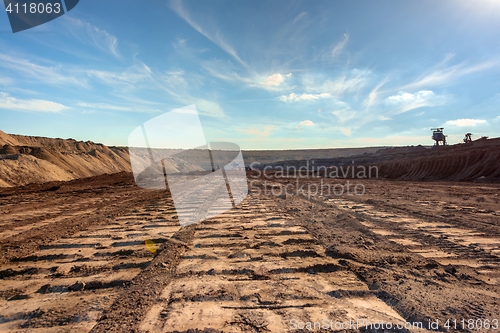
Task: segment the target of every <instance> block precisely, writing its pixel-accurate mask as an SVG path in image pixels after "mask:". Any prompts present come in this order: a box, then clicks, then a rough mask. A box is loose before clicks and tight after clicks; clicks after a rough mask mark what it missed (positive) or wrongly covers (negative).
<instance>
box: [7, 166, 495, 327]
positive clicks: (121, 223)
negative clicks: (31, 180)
mask: <svg viewBox="0 0 500 333" xmlns="http://www.w3.org/2000/svg"><path fill="white" fill-rule="evenodd" d="M248 177H249V179H250V180H251V181H252V186H251V187H250V193H249V195H248V196H247V198H246V199H245V200H244V201H243V202H242V204H241V205H239V206H238V207H236V208H234V209H232V210H230V211H227V212H225V213H223V214H221V215H219V216H217V217H215V218H212V219H210V220H206V221H204V222H202V223H197V224H193V225H190V226H188V227H184V228H181V227H180V226H179V222H178V219H177V215H176V214H177V213H176V210H175V209H174V206H173V201H172V199H171V197H170V194H169V193H168V191H167V192H165V191H152V190H145V189H141V188H138V187H137V186H135V185H134V182H133V177H132V175H131V174H129V173H119V174H114V175H103V176H97V177H93V178H86V179H80V180H72V181H68V182H50V183H44V184H33V185H28V186H24V187H10V188H3V189H0V212H1V214H0V263H1V268H0V331H1V332H288V331H296V332H300V331H306V332H307V331H333V332H428V331H431V332H433V331H441V332H496V331H499V330H500V329H499V328H498V325H500V323H498V320H500V306H499V302H500V290H499V286H500V266H499V263H500V228H499V225H500V205H499V200H500V197H499V193H500V191H499V189H500V184H486V183H474V182H451V181H447V182H437V181H436V182H423V181H401V180H400V181H391V180H380V179H373V180H360V182H361V183H362V184H363V185H364V186H365V189H366V193H365V194H364V195H349V194H347V193H345V194H344V195H341V196H337V195H319V194H317V195H312V196H310V197H309V198H308V197H307V196H305V195H302V194H300V193H296V191H289V192H293V194H288V195H275V194H276V193H280V194H281V193H283V192H282V189H283V188H284V186H288V190H290V189H291V188H295V187H296V186H297V184H299V185H300V184H304V183H307V184H313V183H318V182H320V181H323V182H324V184H332V185H333V184H345V183H346V182H347V181H348V180H339V179H325V178H308V179H299V183H297V179H295V178H273V177H269V178H266V177H263V176H260V177H258V175H257V174H256V173H255V172H254V173H249V174H248ZM294 186H295V187H294ZM273 190H274V192H273ZM273 193H274V194H273ZM215 208H216V207H215ZM315 322H316V324H315ZM388 323H391V324H392V325H393V326H392V327H390V326H388V325H389V324H388ZM318 324H321V325H322V327H319V326H318ZM397 324H402V325H401V326H405V327H402V328H398V327H396V325H397ZM446 324H447V325H446ZM314 325H316V326H314ZM383 325H385V326H383ZM436 325H437V326H436ZM326 326H328V329H327V328H326ZM420 326H421V327H422V328H419V327H420ZM321 328H323V329H321Z"/></svg>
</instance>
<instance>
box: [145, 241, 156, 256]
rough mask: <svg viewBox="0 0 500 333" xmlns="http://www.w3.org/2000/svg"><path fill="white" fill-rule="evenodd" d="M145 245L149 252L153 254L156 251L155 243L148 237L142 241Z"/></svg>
mask: <svg viewBox="0 0 500 333" xmlns="http://www.w3.org/2000/svg"><path fill="white" fill-rule="evenodd" d="M144 244H145V245H146V249H148V251H149V252H151V253H153V254H155V253H156V244H155V242H153V241H152V240H151V239H148V240H146V241H145V242H144Z"/></svg>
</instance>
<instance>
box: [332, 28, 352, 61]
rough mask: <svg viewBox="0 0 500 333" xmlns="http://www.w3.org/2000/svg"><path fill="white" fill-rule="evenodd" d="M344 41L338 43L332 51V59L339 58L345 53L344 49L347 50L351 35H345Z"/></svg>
mask: <svg viewBox="0 0 500 333" xmlns="http://www.w3.org/2000/svg"><path fill="white" fill-rule="evenodd" d="M342 37H343V39H342V40H341V41H340V42H338V43H337V44H336V45H335V46H334V47H333V49H332V52H331V54H332V57H334V58H335V57H337V56H339V55H340V54H341V53H342V52H343V51H344V48H345V45H346V44H347V41H348V40H349V35H348V34H347V33H345V34H344V35H343V36H342Z"/></svg>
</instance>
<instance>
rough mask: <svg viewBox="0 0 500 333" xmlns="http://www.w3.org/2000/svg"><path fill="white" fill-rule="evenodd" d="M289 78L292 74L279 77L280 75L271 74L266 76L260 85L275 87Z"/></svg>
mask: <svg viewBox="0 0 500 333" xmlns="http://www.w3.org/2000/svg"><path fill="white" fill-rule="evenodd" d="M290 76H292V73H288V74H285V75H281V74H280V73H277V74H273V75H270V76H268V77H267V78H266V79H265V80H264V81H262V82H261V83H260V84H262V85H263V86H266V87H277V86H279V85H280V84H281V83H283V81H285V79H286V78H287V77H290Z"/></svg>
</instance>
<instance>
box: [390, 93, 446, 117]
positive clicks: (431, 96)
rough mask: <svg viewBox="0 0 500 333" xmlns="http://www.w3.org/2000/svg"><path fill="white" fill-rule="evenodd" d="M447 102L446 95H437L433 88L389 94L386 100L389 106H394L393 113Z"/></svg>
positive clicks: (391, 112)
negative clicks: (412, 92)
mask: <svg viewBox="0 0 500 333" xmlns="http://www.w3.org/2000/svg"><path fill="white" fill-rule="evenodd" d="M445 102H446V97H445V96H442V95H436V94H435V93H434V92H433V91H432V90H420V91H419V92H416V93H414V94H411V93H408V92H399V93H398V94H397V95H393V96H389V97H387V99H386V100H385V104H386V105H387V106H389V107H393V109H392V110H391V111H390V112H389V113H390V114H391V115H395V114H400V113H404V112H408V111H410V110H413V109H417V108H421V107H426V106H437V105H443V104H444V103H445Z"/></svg>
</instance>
